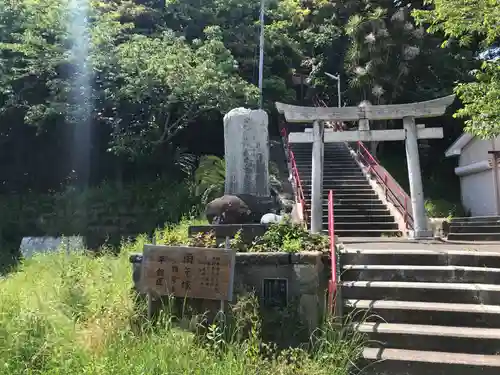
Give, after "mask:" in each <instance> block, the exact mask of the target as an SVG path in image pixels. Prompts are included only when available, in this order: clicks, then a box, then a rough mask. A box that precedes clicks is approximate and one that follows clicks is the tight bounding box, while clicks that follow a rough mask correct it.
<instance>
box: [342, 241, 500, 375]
mask: <svg viewBox="0 0 500 375" xmlns="http://www.w3.org/2000/svg"><path fill="white" fill-rule="evenodd" d="M340 263H341V264H342V272H341V276H340V278H341V280H342V281H341V284H340V287H341V289H342V296H343V298H344V300H343V302H344V312H345V313H346V314H348V316H350V317H351V318H350V320H349V322H350V324H352V327H353V328H354V329H355V330H356V331H358V332H360V333H363V334H365V335H367V337H368V339H369V341H368V342H367V343H366V347H365V349H364V351H363V358H364V362H363V363H362V365H369V366H370V367H369V369H368V372H367V373H369V374H380V375H400V374H411V375H417V374H433V375H434V374H443V375H445V374H446V375H455V374H463V375H465V374H475V373H488V374H493V371H494V370H495V371H496V373H498V371H500V369H499V368H498V367H500V356H498V355H497V354H499V353H500V285H498V284H496V283H498V281H500V252H499V253H494V252H475V251H467V250H439V251H434V250H405V249H401V250H389V249H384V250H364V249H344V250H342V251H341V254H340ZM378 360H384V362H383V363H378ZM493 369H494V370H493Z"/></svg>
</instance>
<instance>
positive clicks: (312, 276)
mask: <svg viewBox="0 0 500 375" xmlns="http://www.w3.org/2000/svg"><path fill="white" fill-rule="evenodd" d="M130 262H131V263H132V269H133V281H134V285H137V283H138V282H139V280H140V273H141V262H142V254H133V255H131V256H130ZM329 273H330V270H329V258H328V256H327V255H325V254H324V253H322V252H304V253H297V254H289V253H276V252H274V253H237V254H236V269H235V279H234V292H235V293H234V295H235V297H236V296H237V295H238V294H243V293H245V292H249V291H254V292H255V294H256V296H258V297H259V299H260V303H261V305H267V304H269V303H272V302H276V301H275V300H269V298H266V297H269V291H270V289H269V283H272V281H270V280H279V281H278V283H280V285H281V287H283V284H284V283H286V290H285V291H283V290H280V291H279V292H278V295H279V296H283V293H285V294H286V304H291V303H298V308H299V312H300V316H301V319H302V320H303V322H306V323H307V325H308V327H309V330H313V329H314V328H316V327H317V325H318V323H319V320H320V317H321V315H322V313H323V312H324V307H325V306H324V304H325V301H326V292H327V289H328V279H329ZM207 302H209V303H207V304H205V306H206V308H207V309H210V307H209V306H218V304H217V303H218V301H207ZM210 302H217V303H215V304H214V303H210Z"/></svg>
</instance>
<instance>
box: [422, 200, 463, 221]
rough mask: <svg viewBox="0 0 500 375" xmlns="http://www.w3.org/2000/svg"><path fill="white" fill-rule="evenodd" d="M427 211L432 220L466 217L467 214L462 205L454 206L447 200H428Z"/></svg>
mask: <svg viewBox="0 0 500 375" xmlns="http://www.w3.org/2000/svg"><path fill="white" fill-rule="evenodd" d="M425 210H426V211H427V215H428V216H429V217H430V218H449V219H451V218H453V217H464V216H467V213H466V212H465V211H464V209H463V207H462V206H461V205H460V204H453V203H450V202H448V201H446V200H427V201H425Z"/></svg>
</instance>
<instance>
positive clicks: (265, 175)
mask: <svg viewBox="0 0 500 375" xmlns="http://www.w3.org/2000/svg"><path fill="white" fill-rule="evenodd" d="M267 125H268V117H267V113H266V112H265V111H263V110H261V109H258V110H251V109H247V108H235V109H233V110H231V111H230V112H229V113H227V114H226V115H225V116H224V148H225V160H226V186H225V194H227V195H236V194H249V195H253V196H257V197H269V196H270V195H271V193H270V190H269V133H268V129H267Z"/></svg>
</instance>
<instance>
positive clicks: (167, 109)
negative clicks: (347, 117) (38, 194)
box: [0, 0, 500, 186]
mask: <svg viewBox="0 0 500 375" xmlns="http://www.w3.org/2000/svg"><path fill="white" fill-rule="evenodd" d="M464 4H465V5H464ZM496 4H497V2H496V1H494V0H480V1H474V6H472V2H471V1H469V0H467V1H465V2H464V1H461V2H457V1H456V0H435V1H432V3H426V4H423V3H422V1H410V0H400V1H392V0H377V1H375V0H362V1H359V0H346V1H342V2H331V1H327V0H307V1H299V0H272V1H266V13H265V16H266V17H265V18H266V26H265V27H266V34H265V45H264V51H265V54H264V72H263V73H264V90H263V91H264V107H265V109H266V110H268V111H269V113H270V114H271V115H272V114H273V111H272V110H273V107H274V102H275V101H278V100H279V101H284V102H290V103H299V102H300V103H303V104H305V105H312V104H313V103H314V101H315V98H317V97H320V98H321V99H323V100H324V101H325V102H327V103H336V102H337V98H336V92H337V88H336V85H337V83H336V82H335V81H332V80H331V79H329V78H327V76H326V75H325V72H328V73H333V74H335V73H339V74H340V78H341V79H340V82H341V89H342V101H343V102H345V103H346V104H348V105H357V104H358V103H359V102H360V101H362V100H364V99H368V100H370V101H372V102H373V103H375V104H376V103H380V104H383V103H387V104H390V103H403V102H412V101H419V100H428V99H432V98H435V97H438V96H443V95H447V94H450V93H451V92H452V91H453V89H454V88H455V87H456V83H457V82H462V84H461V85H458V87H457V88H456V90H457V92H458V93H459V96H460V97H461V99H462V101H463V103H464V104H465V106H464V108H463V109H462V110H460V111H459V115H461V116H467V118H468V119H469V120H468V121H469V122H468V124H469V127H472V128H474V129H476V131H477V132H478V133H481V134H486V133H488V134H490V133H491V132H493V131H495V129H496V127H495V125H494V124H495V122H496V123H497V124H498V112H497V111H498V107H499V106H498V65H496V63H495V62H488V63H485V65H484V66H483V67H482V68H481V66H480V63H479V61H478V60H477V59H475V58H474V57H477V56H478V55H479V52H480V51H484V50H486V49H487V48H488V46H491V45H492V44H493V42H494V41H496V40H497V39H498V32H499V31H498V30H499V28H498V27H497V25H498V19H499V18H500V17H498V16H497V15H498V7H497V6H496ZM476 5H477V6H476ZM259 7H260V3H259V1H242V0H204V1H200V0H163V1H152V0H106V1H103V0H0V146H1V150H0V163H1V165H12V166H14V167H12V171H11V170H6V171H4V172H3V173H1V175H3V176H11V174H16V179H19V182H16V184H17V185H22V186H25V185H29V184H28V182H27V181H28V180H29V178H28V177H19V176H31V175H34V176H35V175H36V176H42V175H43V176H45V175H44V174H42V172H43V171H44V169H43V168H40V165H41V162H42V161H41V160H40V158H38V157H36V154H37V153H38V154H40V153H43V154H44V155H46V157H45V159H46V160H44V161H45V162H47V163H54V164H57V165H59V164H64V163H66V164H68V165H67V166H66V167H65V168H61V171H60V173H59V175H58V176H57V178H56V177H54V178H53V180H57V181H61V179H62V178H63V177H65V175H66V174H67V173H68V172H69V171H71V170H72V169H74V168H75V167H74V166H72V165H70V161H71V159H72V158H71V157H70V155H71V153H72V152H74V150H73V149H72V148H73V147H72V146H73V143H71V142H75V141H74V138H75V135H78V134H79V133H78V132H77V131H76V130H77V129H79V127H82V126H83V125H82V122H83V121H82V117H81V116H80V117H78V116H76V117H75V116H74V114H75V112H77V111H78V110H81V106H82V102H84V101H86V102H88V103H87V104H88V105H89V108H91V111H89V113H88V114H87V117H88V118H85V122H87V123H88V126H90V128H91V133H92V137H93V138H92V147H93V150H92V155H93V156H92V160H94V161H93V163H94V164H93V165H94V169H100V170H102V173H101V175H100V177H99V178H97V180H100V179H103V178H115V176H116V175H120V174H122V175H123V174H126V173H127V166H130V165H133V166H134V168H135V169H133V170H132V171H130V172H129V174H130V175H132V176H134V177H135V176H136V175H138V174H140V173H142V171H143V170H149V171H151V174H152V175H156V174H158V173H165V172H166V171H167V169H168V168H167V167H168V165H170V166H172V165H180V166H181V169H182V170H183V171H186V170H191V171H192V170H193V169H194V168H192V166H189V165H188V164H189V163H195V164H196V161H197V160H198V161H199V158H193V157H189V155H188V154H189V153H194V154H197V150H196V148H197V147H198V146H193V143H196V142H198V144H200V143H203V144H208V143H211V142H213V139H204V138H199V139H196V138H194V133H195V131H191V129H195V128H196V129H198V132H199V129H200V128H208V129H209V130H208V131H207V133H206V134H208V136H211V134H215V133H217V129H219V128H220V127H221V118H222V115H223V114H224V113H225V112H227V111H228V110H230V109H231V108H233V107H237V106H247V107H253V106H255V105H256V103H257V97H258V90H257V88H256V86H257V82H258V55H259V21H258V20H259ZM86 8H88V9H86ZM412 12H413V14H414V15H415V17H416V20H417V22H415V20H414V19H413V18H412V17H411V14H412ZM464 15H467V17H465V19H464V20H462V18H463V17H462V16H464ZM84 16H87V18H85V20H84V21H85V22H86V23H87V26H88V30H87V31H85V30H83V31H82V30H81V29H78V22H77V23H75V20H79V21H80V22H82V20H83V19H82V17H84ZM78 17H79V18H78ZM424 26H426V27H427V28H428V29H429V30H430V31H431V32H433V33H434V34H429V33H426V32H425V30H424ZM78 33H79V34H78ZM87 34H88V35H87ZM75 35H80V37H87V36H88V38H89V45H88V47H89V51H88V58H85V57H82V56H84V55H85V51H81V50H79V47H80V46H81V45H82V40H80V41H79V43H77V42H78V40H76V39H77V38H75ZM444 38H451V39H456V40H459V41H460V42H461V44H462V46H460V45H459V44H458V43H455V42H453V41H450V42H448V43H447V44H446V48H440V47H441V44H442V42H443V39H444ZM83 42H84V41H83ZM75 52H76V53H75ZM85 69H86V71H85ZM473 69H476V75H477V80H475V81H474V82H471V81H473V77H471V76H470V74H469V73H470V71H472V70H473ZM84 71H85V72H84ZM296 73H301V74H304V75H305V76H306V80H305V83H306V86H307V87H302V88H301V87H300V85H297V80H296ZM85 74H86V75H85ZM83 75H85V76H83ZM85 80H87V81H88V82H89V87H88V90H87V91H82V87H81V85H80V84H79V82H85ZM495 82H496V86H495V85H493V83H495ZM495 87H496V89H494V88H495ZM375 125H376V126H378V124H375ZM382 125H383V126H391V124H380V126H382ZM199 133H201V132H199ZM204 134H205V133H204ZM217 134H220V132H219V133H217ZM72 137H73V138H72ZM189 137H192V139H195V140H196V141H192V142H191V143H189V142H186V138H189ZM213 137H215V135H214V136H213ZM71 139H73V140H72V141H69V140H71ZM187 144H189V146H187ZM199 148H200V149H201V147H199ZM23 149H30V150H32V151H33V152H32V153H25V152H23V151H22V150H23ZM436 152H437V151H436ZM198 154H199V153H198ZM49 160H50V161H49ZM127 163H128V164H127ZM176 163H177V164H176ZM28 166H29V168H28ZM95 166H97V167H98V168H97V167H95ZM76 169H78V168H76ZM17 171H19V172H17ZM122 172H123V173H122ZM170 172H171V171H170V169H168V173H170ZM43 173H46V172H43ZM9 178H10V177H9ZM33 179H36V178H34V177H33V178H32V180H33ZM40 179H42V178H41V177H38V180H40ZM44 179H45V178H44ZM16 181H17V180H16ZM30 181H31V180H30ZM49 185H50V184H49ZM54 185H57V184H55V183H52V184H51V185H50V186H54Z"/></svg>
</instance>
